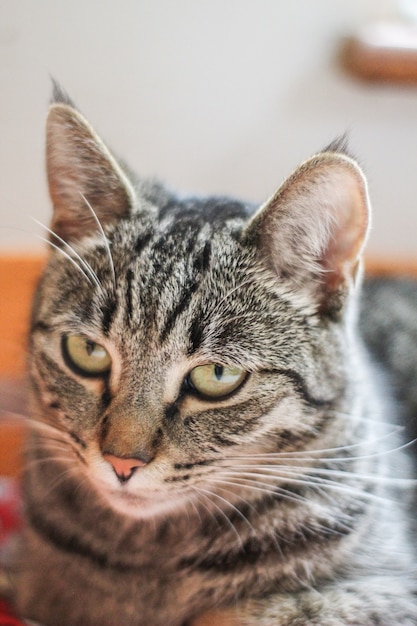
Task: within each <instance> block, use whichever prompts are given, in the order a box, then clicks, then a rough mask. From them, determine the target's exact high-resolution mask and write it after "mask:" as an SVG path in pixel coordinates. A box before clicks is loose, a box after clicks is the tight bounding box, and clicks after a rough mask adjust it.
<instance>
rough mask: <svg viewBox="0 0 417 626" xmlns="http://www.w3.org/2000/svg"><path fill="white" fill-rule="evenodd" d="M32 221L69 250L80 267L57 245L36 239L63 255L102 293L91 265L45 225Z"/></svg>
mask: <svg viewBox="0 0 417 626" xmlns="http://www.w3.org/2000/svg"><path fill="white" fill-rule="evenodd" d="M32 220H33V221H34V222H35V223H36V224H38V226H40V227H41V228H44V229H45V230H46V231H47V232H48V233H49V234H50V235H52V237H54V238H55V239H56V240H57V241H59V242H60V243H61V244H62V245H63V246H65V247H66V248H67V250H69V251H70V252H71V254H73V255H74V256H75V258H76V259H77V260H78V261H79V262H80V263H81V266H82V267H81V266H80V265H78V263H77V262H76V260H75V259H73V258H72V256H71V255H70V254H69V253H68V252H65V250H63V249H62V248H61V247H60V246H58V245H57V244H55V243H53V242H52V241H50V240H49V239H46V237H42V235H38V234H36V237H37V238H38V239H40V240H41V241H43V242H44V243H46V244H48V245H49V246H51V247H52V248H54V249H55V250H57V251H58V252H61V254H63V256H64V257H65V258H66V259H68V260H69V261H70V262H71V263H72V264H73V265H74V267H76V268H77V269H78V270H79V271H80V272H81V273H82V274H83V275H84V277H85V278H86V279H87V280H88V282H89V283H91V280H92V281H93V282H94V283H95V285H96V287H97V288H98V289H99V290H100V292H101V291H103V287H102V285H101V283H100V281H99V279H98V277H97V274H96V273H95V271H94V270H93V268H92V267H91V265H90V264H89V263H87V261H86V260H85V259H83V258H82V256H81V255H79V254H78V252H77V251H76V250H74V248H73V247H72V246H71V245H70V244H69V243H68V242H67V241H65V240H64V239H62V237H60V236H59V235H57V234H56V233H54V231H53V230H52V229H51V228H49V227H48V226H46V225H45V224H42V222H40V221H39V220H37V219H36V218H35V217H32ZM82 268H84V269H82ZM84 270H85V271H84Z"/></svg>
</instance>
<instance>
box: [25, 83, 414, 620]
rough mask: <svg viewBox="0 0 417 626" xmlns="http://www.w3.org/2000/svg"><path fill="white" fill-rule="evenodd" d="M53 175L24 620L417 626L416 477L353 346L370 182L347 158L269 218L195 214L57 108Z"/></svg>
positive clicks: (313, 166) (273, 208)
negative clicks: (412, 521)
mask: <svg viewBox="0 0 417 626" xmlns="http://www.w3.org/2000/svg"><path fill="white" fill-rule="evenodd" d="M47 170H48V179H49V187H50V193H51V197H52V201H53V206H54V214H53V220H52V225H51V231H50V241H51V246H52V250H51V255H50V260H49V263H48V264H47V267H46V269H45V272H44V275H43V277H42V279H41V282H40V285H39V288H38V290H37V294H36V298H35V302H34V307H33V317H32V326H31V335H30V375H31V385H32V411H33V428H32V433H31V437H30V442H29V445H28V450H27V468H26V472H25V478H24V499H25V528H24V533H23V538H22V546H21V553H20V559H19V560H18V561H17V562H16V564H15V569H14V571H13V581H14V585H15V603H16V607H17V609H18V611H19V613H20V614H21V615H24V616H26V617H27V618H28V619H33V620H37V621H39V622H41V623H42V624H44V625H46V626H116V625H119V624H120V625H123V626H185V625H187V626H190V625H191V624H193V626H197V625H199V626H203V625H208V624H212V625H216V626H221V625H223V626H232V625H234V626H255V625H256V626H258V625H262V626H300V625H313V624H314V625H316V626H339V625H352V626H353V625H357V626H359V625H360V626H371V625H373V626H376V625H378V626H394V625H395V626H398V625H402V626H406V625H407V626H412V625H415V624H417V596H416V592H417V574H416V559H415V552H414V546H413V539H412V537H411V534H410V532H411V528H410V525H409V523H408V515H407V511H406V500H407V497H408V496H407V494H408V492H409V491H411V487H412V481H411V480H408V478H409V477H410V475H411V474H410V472H411V470H410V468H409V467H408V464H407V460H406V459H405V453H404V451H403V450H399V446H400V442H399V440H398V439H397V437H396V433H397V428H396V427H395V426H394V425H393V422H394V414H395V412H396V410H397V407H394V404H393V403H392V401H391V400H390V399H389V398H388V397H386V395H385V391H384V389H385V388H386V387H387V385H386V383H385V381H384V380H382V381H381V375H380V374H378V373H376V372H375V371H374V369H373V366H372V365H371V364H370V360H369V358H368V356H367V354H366V352H365V350H364V348H363V346H362V345H361V342H360V340H359V338H358V333H357V331H356V329H355V325H356V317H357V309H358V298H357V295H358V289H359V284H360V282H361V269H360V257H361V253H362V250H363V246H364V242H365V240H366V236H367V232H368V225H369V202H368V195H367V188H366V182H365V179H364V176H363V174H362V172H361V170H360V168H359V167H358V165H357V164H356V163H355V161H354V160H352V158H350V157H349V156H347V155H346V153H345V151H344V150H343V148H342V146H337V145H333V146H331V147H330V148H329V149H327V150H326V151H324V152H321V153H319V154H317V155H316V156H313V157H312V158H310V159H309V160H308V161H306V162H305V163H304V164H302V165H301V166H300V167H299V168H298V169H297V170H296V171H295V172H294V173H293V174H292V175H291V176H290V178H289V179H288V180H287V181H286V182H285V183H284V184H283V185H282V186H281V187H280V188H279V189H278V191H277V192H276V193H275V195H274V196H273V197H272V198H271V199H270V200H269V201H268V202H266V203H265V204H264V205H263V206H262V207H261V208H259V209H258V210H256V211H255V212H252V211H251V207H249V206H246V205H244V204H242V203H240V202H237V201H234V200H228V199H224V198H208V199H199V198H179V197H177V196H175V195H173V194H172V193H171V192H169V191H168V190H166V189H165V188H164V187H162V186H161V185H159V184H156V183H153V182H149V181H143V180H139V179H137V178H136V177H135V176H133V175H132V174H131V172H130V171H129V170H128V169H127V168H126V167H125V166H124V165H123V164H122V163H120V162H119V161H117V160H116V159H115V157H114V156H113V155H112V153H111V152H110V151H109V150H108V148H107V147H106V146H105V145H104V143H103V142H102V140H101V139H100V138H99V137H98V136H97V134H96V133H95V131H94V130H93V129H92V128H91V126H90V125H89V124H88V122H87V121H86V120H85V119H84V118H83V117H82V116H81V114H80V113H79V112H78V111H77V110H76V109H75V107H74V106H73V105H72V103H71V102H70V101H69V99H68V98H67V97H66V96H65V95H63V94H62V93H61V92H60V91H59V90H56V94H55V101H54V103H53V105H52V107H51V109H50V112H49V117H48V122H47ZM373 293H374V296H375V298H377V293H378V290H377V289H376V291H375V290H374V292H373ZM407 303H408V299H407V298H405V299H404V307H405V308H407V306H408V304H407ZM410 306H411V305H410ZM387 310H388V309H387V308H385V314H384V315H382V316H381V317H382V321H386V322H387V324H388V321H387V320H388V317H387V313H386V312H387ZM407 311H413V312H414V310H413V309H412V308H411V309H407ZM392 315H395V313H394V312H393V313H392ZM365 318H366V316H365ZM374 321H375V320H374ZM374 321H373V322H372V323H371V324H370V325H369V328H368V331H367V332H368V335H369V339H370V341H371V342H372V338H373V339H375V337H376V338H378V333H379V331H378V328H377V327H376V326H375V324H374ZM380 321H381V320H380ZM414 321H415V320H414ZM394 327H395V328H396V327H397V326H395V324H394ZM415 332H416V331H415V330H414V333H415ZM383 339H384V341H386V342H388V337H385V336H384V337H383ZM414 342H415V343H417V342H416V338H415V335H414ZM374 343H375V342H374ZM415 343H414V346H415ZM376 344H378V341H377V342H376ZM408 345H411V344H410V343H408ZM376 349H377V348H376ZM413 349H415V348H413ZM414 357H415V353H414ZM411 367H414V368H415V364H414V365H413V366H411V365H410V368H411ZM404 369H405V367H404ZM409 371H411V370H409ZM414 372H415V369H414ZM414 380H415V379H414V378H412V384H414ZM394 409H395V410H394ZM407 490H408V491H407Z"/></svg>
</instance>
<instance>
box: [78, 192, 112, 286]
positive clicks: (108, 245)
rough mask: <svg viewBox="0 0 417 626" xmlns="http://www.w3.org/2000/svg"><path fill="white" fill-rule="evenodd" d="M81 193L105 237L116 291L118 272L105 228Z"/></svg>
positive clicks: (104, 240)
mask: <svg viewBox="0 0 417 626" xmlns="http://www.w3.org/2000/svg"><path fill="white" fill-rule="evenodd" d="M79 193H80V196H81V198H82V199H83V200H84V202H85V203H86V205H87V207H88V208H89V209H90V211H91V214H92V216H93V217H94V219H95V221H96V223H97V226H98V227H99V229H100V233H101V235H102V237H103V242H104V245H105V247H106V251H107V256H108V258H109V264H110V269H111V271H112V275H113V285H114V288H115V289H116V271H115V269H114V262H113V257H112V254H111V250H110V244H109V240H108V239H107V237H106V233H105V232H104V229H103V226H102V224H101V222H100V220H99V219H98V216H97V214H96V212H95V211H94V209H93V207H92V206H91V204H90V202H89V201H88V200H87V198H86V197H85V196H84V194H83V193H81V191H80V192H79Z"/></svg>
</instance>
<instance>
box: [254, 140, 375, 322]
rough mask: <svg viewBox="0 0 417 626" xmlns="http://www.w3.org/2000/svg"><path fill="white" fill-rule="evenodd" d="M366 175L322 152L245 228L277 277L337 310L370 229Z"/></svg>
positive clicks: (325, 308)
mask: <svg viewBox="0 0 417 626" xmlns="http://www.w3.org/2000/svg"><path fill="white" fill-rule="evenodd" d="M369 207H370V205H369V200H368V193H367V185H366V180H365V177H364V175H363V173H362V171H361V169H360V168H359V166H358V165H357V164H356V162H355V161H354V160H353V159H351V158H350V157H348V156H346V155H344V154H341V153H336V152H322V153H320V154H318V155H316V156H314V157H312V158H311V159H309V160H308V161H306V162H305V163H304V164H303V165H301V166H300V167H299V168H298V169H297V170H296V171H295V172H294V173H293V174H292V176H290V178H289V179H288V180H287V181H286V182H285V183H284V184H283V185H282V186H281V187H280V188H279V189H278V191H277V192H276V193H275V195H274V196H272V198H271V199H270V200H269V201H268V202H267V203H266V204H265V205H264V206H262V207H261V208H260V210H259V211H258V212H257V213H256V214H255V216H254V217H253V218H252V220H251V221H250V222H249V224H248V225H247V227H246V231H245V233H244V238H245V240H246V241H247V242H248V243H250V244H251V245H253V244H254V245H256V247H257V249H258V253H259V256H260V258H261V261H262V262H263V263H264V264H266V265H267V266H268V267H269V268H270V269H271V270H272V271H273V272H274V274H275V275H276V276H277V278H278V279H281V280H283V281H289V283H290V284H292V285H293V286H294V287H295V288H301V289H303V290H307V291H309V292H310V293H311V295H312V297H313V300H315V302H316V304H317V305H318V307H319V309H320V310H321V311H322V312H329V313H330V312H336V311H337V310H339V309H340V308H341V307H342V306H343V303H344V301H345V299H346V295H347V293H348V291H349V289H350V287H351V285H352V284H353V282H354V280H355V277H356V274H357V268H358V264H359V261H360V256H361V253H362V249H363V246H364V243H365V240H366V236H367V233H368V230H369V220H370V208H369Z"/></svg>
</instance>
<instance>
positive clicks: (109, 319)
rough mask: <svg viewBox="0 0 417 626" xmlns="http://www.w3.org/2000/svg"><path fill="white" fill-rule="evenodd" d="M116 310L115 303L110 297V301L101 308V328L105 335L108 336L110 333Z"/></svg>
mask: <svg viewBox="0 0 417 626" xmlns="http://www.w3.org/2000/svg"><path fill="white" fill-rule="evenodd" d="M116 309H117V302H116V299H115V298H114V297H112V299H111V300H109V301H108V302H107V303H106V304H105V306H104V307H103V317H102V320H101V327H102V329H103V333H104V334H105V335H108V334H109V333H110V328H111V325H112V323H113V318H114V315H115V313H116Z"/></svg>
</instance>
